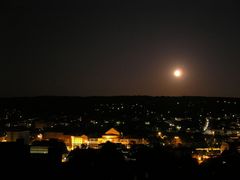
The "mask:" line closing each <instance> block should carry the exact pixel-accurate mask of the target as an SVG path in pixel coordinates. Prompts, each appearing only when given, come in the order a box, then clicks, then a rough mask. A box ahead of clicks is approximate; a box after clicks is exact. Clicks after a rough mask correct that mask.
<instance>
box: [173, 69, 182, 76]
mask: <svg viewBox="0 0 240 180" xmlns="http://www.w3.org/2000/svg"><path fill="white" fill-rule="evenodd" d="M173 75H174V76H175V77H181V76H182V70H181V69H176V70H174V72H173Z"/></svg>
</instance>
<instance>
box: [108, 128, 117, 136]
mask: <svg viewBox="0 0 240 180" xmlns="http://www.w3.org/2000/svg"><path fill="white" fill-rule="evenodd" d="M105 134H108V135H118V136H120V132H118V131H117V130H116V129H114V128H111V129H109V130H108V131H107V132H105Z"/></svg>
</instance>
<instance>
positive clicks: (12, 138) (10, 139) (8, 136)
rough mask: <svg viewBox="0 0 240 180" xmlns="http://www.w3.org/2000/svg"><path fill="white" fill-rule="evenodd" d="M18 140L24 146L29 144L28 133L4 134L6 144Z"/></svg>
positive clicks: (16, 131)
mask: <svg viewBox="0 0 240 180" xmlns="http://www.w3.org/2000/svg"><path fill="white" fill-rule="evenodd" d="M18 140H22V141H23V143H24V144H29V140H30V131H28V130H27V131H22V130H12V131H7V132H6V141H7V142H16V141H18Z"/></svg>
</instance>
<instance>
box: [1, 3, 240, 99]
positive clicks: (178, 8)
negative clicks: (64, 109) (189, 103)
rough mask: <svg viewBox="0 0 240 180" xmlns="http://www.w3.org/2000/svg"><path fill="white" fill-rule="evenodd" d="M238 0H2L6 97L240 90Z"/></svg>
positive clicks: (235, 93) (200, 93)
mask: <svg viewBox="0 0 240 180" xmlns="http://www.w3.org/2000/svg"><path fill="white" fill-rule="evenodd" d="M236 2H237V1H230V0H226V1H215V2H213V1H209V0H208V1H193V0H192V1H181V0H176V1H171V0H165V1H161V0H159V1H149V0H146V1H140V0H136V1H130V0H129V1H123V0H121V1H117V0H111V1H104V0H99V1H92V0H89V1H87V0H85V1H81V0H72V1H70V0H66V1H63V0H55V1H53V0H46V1H45V0H34V1H22V0H15V1H12V0H6V1H1V6H0V7H1V9H0V13H1V17H0V18H1V19H0V20H1V21H0V22H1V28H0V29H1V35H0V45H1V53H0V58H1V59H0V96H1V97H14V96H42V95H56V96H95V95H96V96H99V95H104V96H112V95H151V96H235V97H240V9H239V6H238V5H237V4H236ZM175 68H181V69H182V71H183V76H182V77H180V78H176V77H174V76H173V70H174V69H175Z"/></svg>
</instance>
